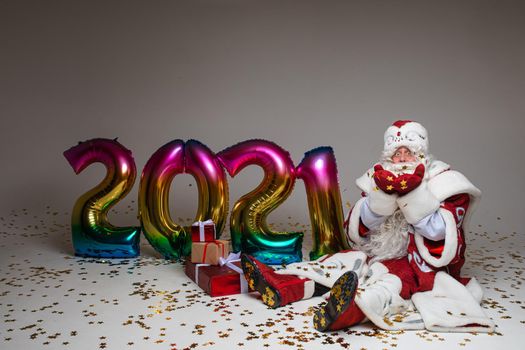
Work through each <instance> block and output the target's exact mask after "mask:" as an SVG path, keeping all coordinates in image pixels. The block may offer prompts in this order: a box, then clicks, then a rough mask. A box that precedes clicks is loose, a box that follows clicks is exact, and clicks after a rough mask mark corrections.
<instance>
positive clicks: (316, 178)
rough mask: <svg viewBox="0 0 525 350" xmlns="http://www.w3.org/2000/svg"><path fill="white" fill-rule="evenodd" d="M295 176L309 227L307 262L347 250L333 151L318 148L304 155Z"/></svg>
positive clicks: (326, 148) (329, 148) (328, 148)
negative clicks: (301, 186)
mask: <svg viewBox="0 0 525 350" xmlns="http://www.w3.org/2000/svg"><path fill="white" fill-rule="evenodd" d="M296 174H297V178H299V179H301V180H303V182H304V187H305V189H306V197H307V200H308V209H309V212H310V221H311V224H312V238H313V248H312V251H311V252H310V260H315V259H317V258H319V257H321V256H323V255H325V254H332V253H336V252H338V251H341V250H344V249H349V248H350V246H349V244H348V241H347V239H346V234H345V232H344V229H343V206H342V203H341V192H340V190H339V182H338V179H337V164H336V161H335V156H334V151H333V149H332V148H331V147H319V148H315V149H313V150H311V151H309V152H306V153H305V155H304V158H303V160H302V161H301V163H300V164H299V165H298V166H297V168H296Z"/></svg>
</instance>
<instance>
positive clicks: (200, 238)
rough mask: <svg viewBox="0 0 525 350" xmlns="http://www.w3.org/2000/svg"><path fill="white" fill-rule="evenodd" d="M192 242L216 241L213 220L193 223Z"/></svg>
mask: <svg viewBox="0 0 525 350" xmlns="http://www.w3.org/2000/svg"><path fill="white" fill-rule="evenodd" d="M191 241H192V242H212V241H215V224H214V223H213V221H212V220H206V221H197V222H195V223H193V224H192V225H191Z"/></svg>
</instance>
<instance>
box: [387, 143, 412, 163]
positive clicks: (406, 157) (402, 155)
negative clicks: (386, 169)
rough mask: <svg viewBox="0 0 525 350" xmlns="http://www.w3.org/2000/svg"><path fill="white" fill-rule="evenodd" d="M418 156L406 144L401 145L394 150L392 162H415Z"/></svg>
mask: <svg viewBox="0 0 525 350" xmlns="http://www.w3.org/2000/svg"><path fill="white" fill-rule="evenodd" d="M415 161H416V156H415V155H414V154H413V153H412V151H410V150H409V149H408V148H406V147H405V146H401V147H399V148H398V149H396V151H395V152H394V155H393V156H392V163H394V164H399V163H407V162H408V163H410V162H415Z"/></svg>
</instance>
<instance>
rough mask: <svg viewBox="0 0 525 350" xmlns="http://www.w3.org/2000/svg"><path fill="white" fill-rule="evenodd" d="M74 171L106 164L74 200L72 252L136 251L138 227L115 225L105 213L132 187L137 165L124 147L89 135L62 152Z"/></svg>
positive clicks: (120, 254)
mask: <svg viewBox="0 0 525 350" xmlns="http://www.w3.org/2000/svg"><path fill="white" fill-rule="evenodd" d="M64 156H65V157H66V159H67V160H68V162H69V164H70V165H71V166H72V167H73V170H74V171H75V173H76V174H79V173H81V172H82V171H83V170H84V169H85V168H87V167H88V166H89V165H91V164H93V163H95V162H100V163H102V164H104V165H105V166H106V170H107V173H106V177H105V178H104V180H102V182H101V183H100V184H99V185H97V186H96V187H94V188H93V189H91V190H89V191H88V192H86V193H85V194H83V195H82V196H81V197H80V198H79V199H78V200H77V201H76V203H75V206H74V208H73V213H72V216H71V230H72V233H73V246H74V249H75V254H76V255H78V256H85V257H97V258H129V257H135V256H137V255H138V254H139V240H140V227H116V226H113V225H111V224H110V223H109V222H108V218H107V213H108V211H109V209H110V208H111V207H112V206H114V205H115V204H116V203H117V202H118V201H119V200H121V199H122V198H123V197H124V196H126V195H127V194H128V192H129V191H130V190H131V188H132V187H133V183H134V182H135V177H136V174H137V169H136V167H135V162H134V160H133V157H132V156H131V151H129V150H128V149H126V148H125V147H124V146H122V145H121V144H120V143H119V142H117V141H116V140H108V139H92V140H89V141H85V142H80V143H79V144H78V145H77V146H74V147H72V148H70V149H68V150H67V151H65V152H64Z"/></svg>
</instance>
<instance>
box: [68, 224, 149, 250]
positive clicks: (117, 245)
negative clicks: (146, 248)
mask: <svg viewBox="0 0 525 350" xmlns="http://www.w3.org/2000/svg"><path fill="white" fill-rule="evenodd" d="M73 246H74V247H75V255H77V256H82V257H91V258H134V257H137V256H138V255H139V254H140V228H138V227H137V228H131V230H130V231H129V232H128V233H127V234H124V235H123V232H120V237H119V239H118V242H111V238H109V239H108V237H105V241H104V242H101V241H98V240H97V239H95V238H94V237H93V236H88V235H87V234H85V233H84V232H78V231H77V232H74V233H73Z"/></svg>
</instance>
